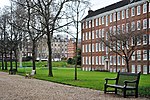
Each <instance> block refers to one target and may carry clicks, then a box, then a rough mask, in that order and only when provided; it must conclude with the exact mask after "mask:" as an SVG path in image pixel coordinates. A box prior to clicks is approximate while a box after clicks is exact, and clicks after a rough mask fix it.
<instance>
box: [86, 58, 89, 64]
mask: <svg viewBox="0 0 150 100" xmlns="http://www.w3.org/2000/svg"><path fill="white" fill-rule="evenodd" d="M88 64H89V60H88V57H86V65H88Z"/></svg>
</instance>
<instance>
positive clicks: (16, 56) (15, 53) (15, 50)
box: [14, 50, 18, 71]
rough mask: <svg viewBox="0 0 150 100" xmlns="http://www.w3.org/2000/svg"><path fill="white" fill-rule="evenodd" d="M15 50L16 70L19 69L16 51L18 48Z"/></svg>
mask: <svg viewBox="0 0 150 100" xmlns="http://www.w3.org/2000/svg"><path fill="white" fill-rule="evenodd" d="M14 52H15V59H16V60H15V66H16V71H18V66H17V58H18V57H17V52H16V50H14Z"/></svg>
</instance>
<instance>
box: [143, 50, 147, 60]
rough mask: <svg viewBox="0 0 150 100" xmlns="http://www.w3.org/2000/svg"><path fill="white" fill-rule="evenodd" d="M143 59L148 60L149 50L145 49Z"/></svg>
mask: <svg viewBox="0 0 150 100" xmlns="http://www.w3.org/2000/svg"><path fill="white" fill-rule="evenodd" d="M143 60H147V50H143Z"/></svg>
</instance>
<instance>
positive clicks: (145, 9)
mask: <svg viewBox="0 0 150 100" xmlns="http://www.w3.org/2000/svg"><path fill="white" fill-rule="evenodd" d="M146 12H147V4H143V14H144V13H146Z"/></svg>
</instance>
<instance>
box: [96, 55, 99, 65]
mask: <svg viewBox="0 0 150 100" xmlns="http://www.w3.org/2000/svg"><path fill="white" fill-rule="evenodd" d="M98 61H99V59H98V56H96V65H98Z"/></svg>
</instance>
